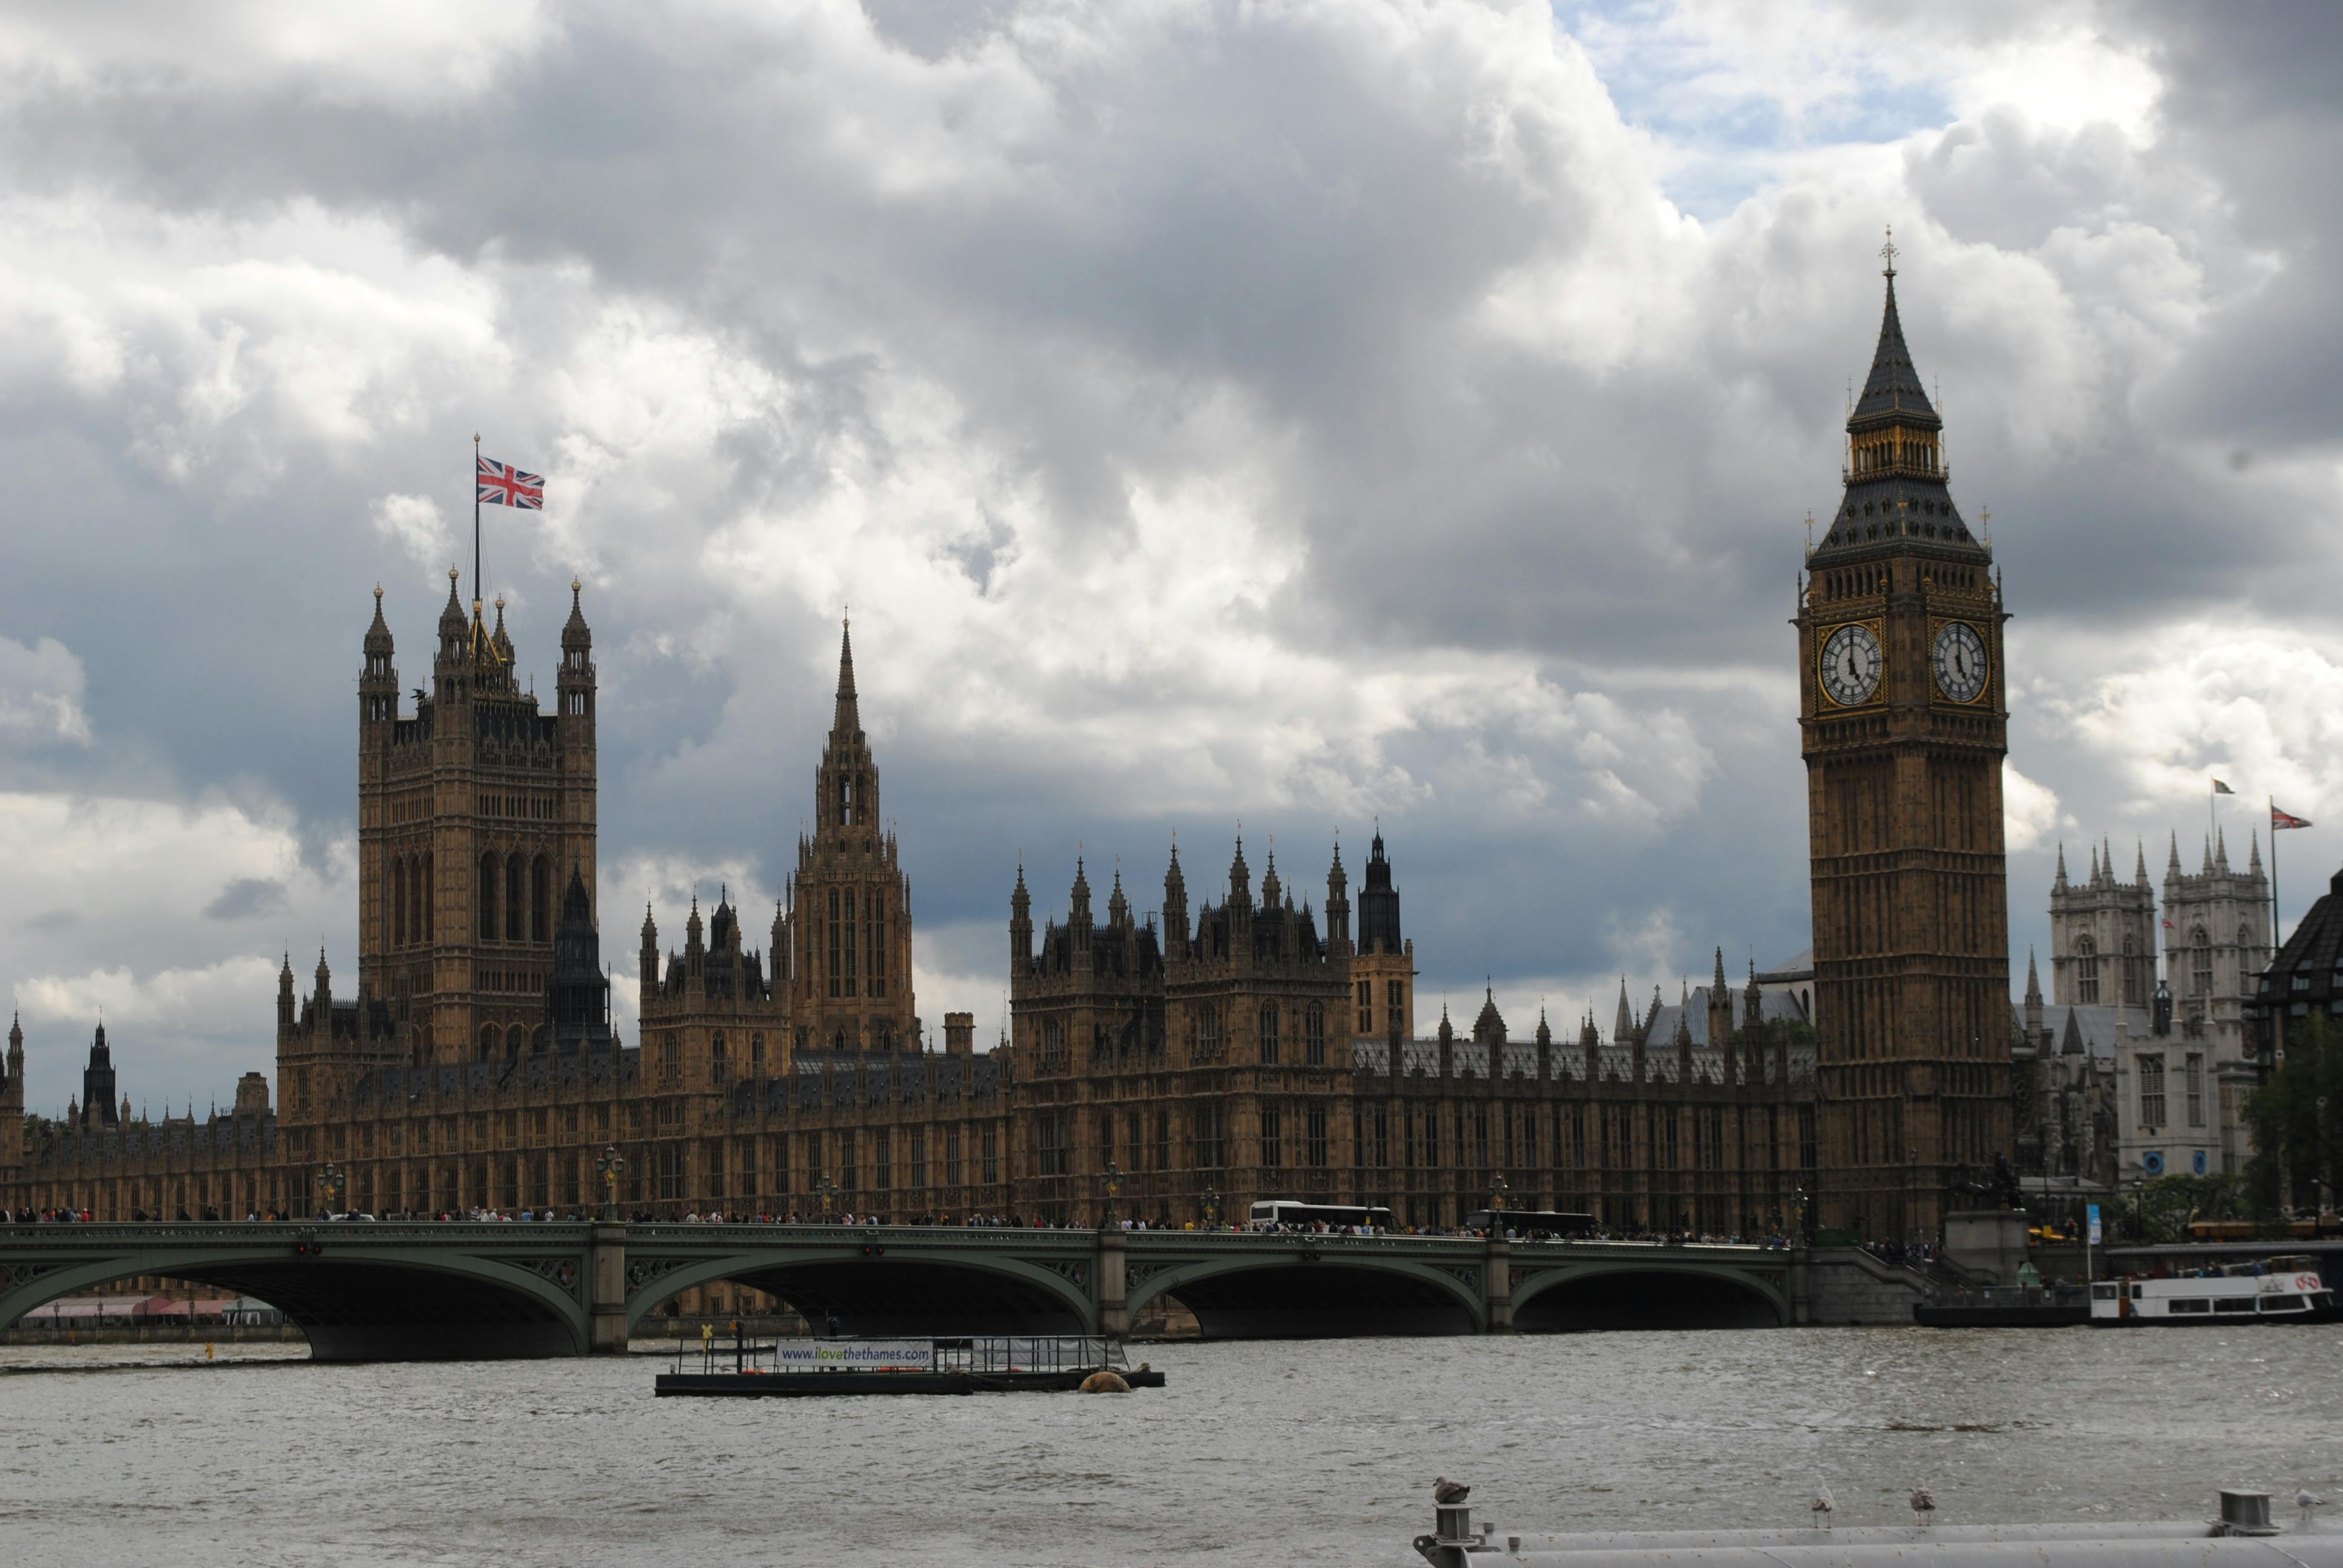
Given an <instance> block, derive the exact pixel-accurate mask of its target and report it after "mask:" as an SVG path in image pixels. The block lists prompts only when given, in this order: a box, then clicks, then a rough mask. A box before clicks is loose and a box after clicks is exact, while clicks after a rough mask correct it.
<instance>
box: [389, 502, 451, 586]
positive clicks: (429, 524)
mask: <svg viewBox="0 0 2343 1568" xmlns="http://www.w3.org/2000/svg"><path fill="white" fill-rule="evenodd" d="M374 528H375V532H377V533H378V534H380V535H381V536H382V537H383V538H386V539H387V540H389V541H390V542H391V543H392V544H394V545H396V546H397V547H398V548H399V549H401V550H403V551H404V552H406V554H407V557H408V558H410V559H412V560H413V561H414V562H415V564H416V565H417V566H419V567H421V568H424V570H425V571H427V572H428V573H430V574H431V575H432V576H433V577H435V578H436V577H437V575H438V574H439V572H440V571H441V570H442V569H443V568H446V567H448V566H451V565H454V564H455V548H456V539H455V535H454V534H453V533H452V532H451V531H450V530H449V528H448V527H447V518H446V517H445V516H444V515H442V514H441V512H440V510H439V503H438V502H437V501H435V500H433V499H432V498H430V497H428V496H385V497H383V498H381V499H380V500H378V501H377V502H376V503H375V504H374Z"/></svg>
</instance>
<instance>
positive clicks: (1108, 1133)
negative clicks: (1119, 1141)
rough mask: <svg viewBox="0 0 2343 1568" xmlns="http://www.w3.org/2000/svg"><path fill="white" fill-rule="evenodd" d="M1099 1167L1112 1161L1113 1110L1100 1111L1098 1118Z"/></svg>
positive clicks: (1104, 1166)
mask: <svg viewBox="0 0 2343 1568" xmlns="http://www.w3.org/2000/svg"><path fill="white" fill-rule="evenodd" d="M1098 1130H1099V1167H1100V1169H1101V1170H1103V1169H1105V1168H1106V1167H1107V1166H1109V1165H1111V1164H1113V1163H1114V1112H1113V1111H1100V1112H1099V1119H1098Z"/></svg>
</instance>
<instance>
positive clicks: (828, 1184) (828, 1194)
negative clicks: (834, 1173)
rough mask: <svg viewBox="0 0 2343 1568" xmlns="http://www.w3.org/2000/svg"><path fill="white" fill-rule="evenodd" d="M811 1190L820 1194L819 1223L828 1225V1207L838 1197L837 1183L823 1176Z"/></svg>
mask: <svg viewBox="0 0 2343 1568" xmlns="http://www.w3.org/2000/svg"><path fill="white" fill-rule="evenodd" d="M813 1190H814V1191H816V1192H819V1193H820V1194H821V1222H822V1223H823V1224H825V1225H827V1224H829V1223H830V1204H831V1202H832V1201H834V1200H836V1198H837V1196H838V1183H837V1182H835V1181H831V1180H830V1178H829V1177H827V1176H825V1177H823V1178H822V1179H821V1180H820V1181H817V1182H815V1183H814V1184H813Z"/></svg>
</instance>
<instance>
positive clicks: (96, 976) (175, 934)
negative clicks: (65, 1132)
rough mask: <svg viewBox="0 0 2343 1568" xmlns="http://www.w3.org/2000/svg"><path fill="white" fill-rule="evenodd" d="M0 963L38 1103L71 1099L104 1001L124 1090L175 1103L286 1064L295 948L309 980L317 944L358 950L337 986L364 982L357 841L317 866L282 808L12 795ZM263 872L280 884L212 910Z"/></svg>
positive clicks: (5, 833) (1, 823) (2, 810)
mask: <svg viewBox="0 0 2343 1568" xmlns="http://www.w3.org/2000/svg"><path fill="white" fill-rule="evenodd" d="M0 846H5V850H6V853H5V859H6V861H7V864H8V868H9V888H10V899H9V904H8V910H7V911H6V913H5V916H0V975H5V976H7V977H8V986H9V989H10V990H11V991H12V993H13V1000H14V1002H15V1006H16V1007H17V1008H19V1009H20V1010H22V1011H23V1014H24V1022H25V1035H26V1047H25V1050H26V1057H27V1070H28V1074H29V1077H30V1079H31V1094H30V1097H29V1100H30V1103H31V1104H33V1105H34V1106H35V1107H41V1106H45V1105H49V1104H50V1103H51V1102H52V1101H53V1102H54V1104H55V1106H57V1107H61V1106H62V1105H63V1104H64V1101H65V1093H66V1091H67V1090H68V1088H69V1087H70V1086H71V1084H72V1083H74V1082H75V1081H76V1079H75V1075H76V1074H77V1073H78V1071H79V1069H80V1064H81V1059H82V1052H83V1050H84V1049H85V1046H86V1044H87V1041H88V1037H89V1030H91V1029H92V1028H93V1027H95V1025H96V1022H97V1014H98V1010H100V1009H101V1008H102V1009H104V1010H105V1014H106V1020H107V1021H108V1026H109V1027H108V1033H109V1035H110V1036H111V1037H112V1040H113V1044H114V1046H115V1061H116V1068H117V1070H119V1071H120V1073H121V1078H122V1083H123V1086H124V1088H125V1089H126V1091H128V1092H129V1093H130V1094H131V1095H132V1097H133V1098H134V1099H136V1098H138V1097H140V1096H142V1095H146V1094H153V1095H156V1096H157V1097H158V1098H159V1097H161V1096H164V1095H168V1096H170V1097H172V1098H174V1099H178V1098H183V1097H184V1096H186V1095H188V1094H204V1093H209V1092H225V1089H226V1082H227V1081H228V1080H229V1078H230V1077H232V1076H233V1074H232V1073H231V1072H230V1071H229V1070H230V1069H233V1070H236V1071H242V1070H253V1069H257V1070H263V1071H267V1070H272V1069H271V1063H272V1062H273V1060H274V1058H275V1054H276V1047H275V1040H276V1018H277V1014H276V995H277V986H276V977H277V965H278V963H279V962H280V961H281V960H282V958H283V956H284V954H285V952H286V950H287V949H288V948H289V949H291V950H293V957H294V968H295V970H296V971H297V973H298V974H299V975H300V976H301V990H302V991H303V993H304V994H307V991H308V990H309V984H310V975H311V971H312V970H314V969H315V968H316V963H317V958H316V955H317V948H318V947H319V946H321V945H322V946H325V947H327V948H329V949H332V950H335V951H336V952H337V953H339V954H341V955H344V956H343V958H342V960H341V962H340V964H339V965H338V972H337V980H336V989H337V991H338V992H339V993H340V994H342V995H345V996H347V995H348V994H350V993H351V991H352V990H355V984H356V980H357V965H356V962H355V960H354V959H352V958H351V957H349V956H348V955H350V952H351V948H350V943H349V940H348V937H347V934H346V933H347V932H349V931H350V930H352V929H353V928H354V926H355V923H356V920H357V909H356V904H355V902H354V900H355V898H356V889H355V886H354V879H353V877H352V875H351V865H352V860H353V858H354V849H355V847H354V846H353V845H350V844H347V843H341V844H336V845H331V846H328V848H327V851H326V854H325V858H324V860H323V863H322V865H319V866H312V865H311V864H309V863H307V862H306V861H305V860H304V859H303V856H302V851H301V844H300V841H299V839H298V838H297V834H296V831H295V824H294V822H293V820H292V818H291V816H290V814H289V813H287V811H285V810H284V809H282V808H260V807H243V806H237V805H234V804H231V803H228V802H226V801H210V802H206V803H204V804H201V805H197V806H192V807H180V806H176V805H173V804H170V803H167V802H163V801H156V800H145V799H126V798H120V797H96V798H80V799H75V798H72V797H68V796H64V795H57V794H34V793H26V792H21V791H20V792H15V793H0ZM256 880H257V881H266V882H271V883H274V884H276V885H277V887H278V888H280V889H281V890H282V896H281V898H272V899H269V900H261V901H260V907H259V908H257V909H256V910H255V912H253V913H252V914H250V915H249V916H246V917H232V918H226V919H209V920H207V919H205V918H204V915H205V911H206V909H207V908H211V907H213V906H215V905H216V903H217V902H218V901H219V900H221V898H222V895H223V893H224V892H225V891H229V890H233V889H234V888H235V887H236V884H239V883H249V882H252V881H256ZM230 901H231V903H234V902H238V901H243V900H230ZM93 958H96V959H98V960H99V961H97V962H92V961H91V960H92V959H93Z"/></svg>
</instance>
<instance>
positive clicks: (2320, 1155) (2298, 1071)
mask: <svg viewBox="0 0 2343 1568" xmlns="http://www.w3.org/2000/svg"><path fill="white" fill-rule="evenodd" d="M2245 1119H2246V1125H2247V1127H2248V1128H2250V1129H2251V1130H2252V1131H2253V1138H2254V1149H2255V1154H2254V1157H2253V1159H2252V1161H2250V1162H2249V1163H2248V1164H2247V1167H2246V1190H2247V1194H2246V1195H2247V1208H2248V1210H2249V1211H2250V1212H2251V1213H2252V1214H2253V1216H2254V1217H2255V1218H2256V1219H2258V1220H2277V1219H2280V1218H2283V1217H2285V1215H2286V1213H2287V1211H2296V1212H2299V1213H2305V1214H2308V1213H2315V1212H2316V1211H2317V1210H2318V1206H2319V1205H2320V1203H2321V1201H2322V1197H2323V1199H2324V1201H2325V1202H2326V1203H2327V1204H2330V1205H2331V1204H2332V1203H2333V1202H2334V1201H2335V1198H2334V1195H2335V1192H2336V1190H2337V1187H2338V1182H2337V1180H2336V1178H2337V1174H2338V1171H2337V1163H2338V1159H2343V1027H2338V1024H2337V1022H2336V1020H2333V1019H2329V1018H2327V1017H2324V1016H2321V1015H2317V1014H2313V1015H2310V1016H2308V1017H2304V1018H2297V1019H2288V1020H2287V1030H2286V1060H2284V1061H2283V1062H2281V1063H2280V1064H2279V1065H2278V1069H2277V1070H2275V1071H2273V1072H2272V1073H2271V1074H2270V1079H2269V1081H2268V1083H2267V1084H2265V1085H2264V1086H2263V1087H2261V1088H2260V1089H2258V1090H2256V1091H2254V1092H2253V1094H2252V1095H2250V1096H2249V1097H2248V1098H2247V1101H2246V1110H2245Z"/></svg>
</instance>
